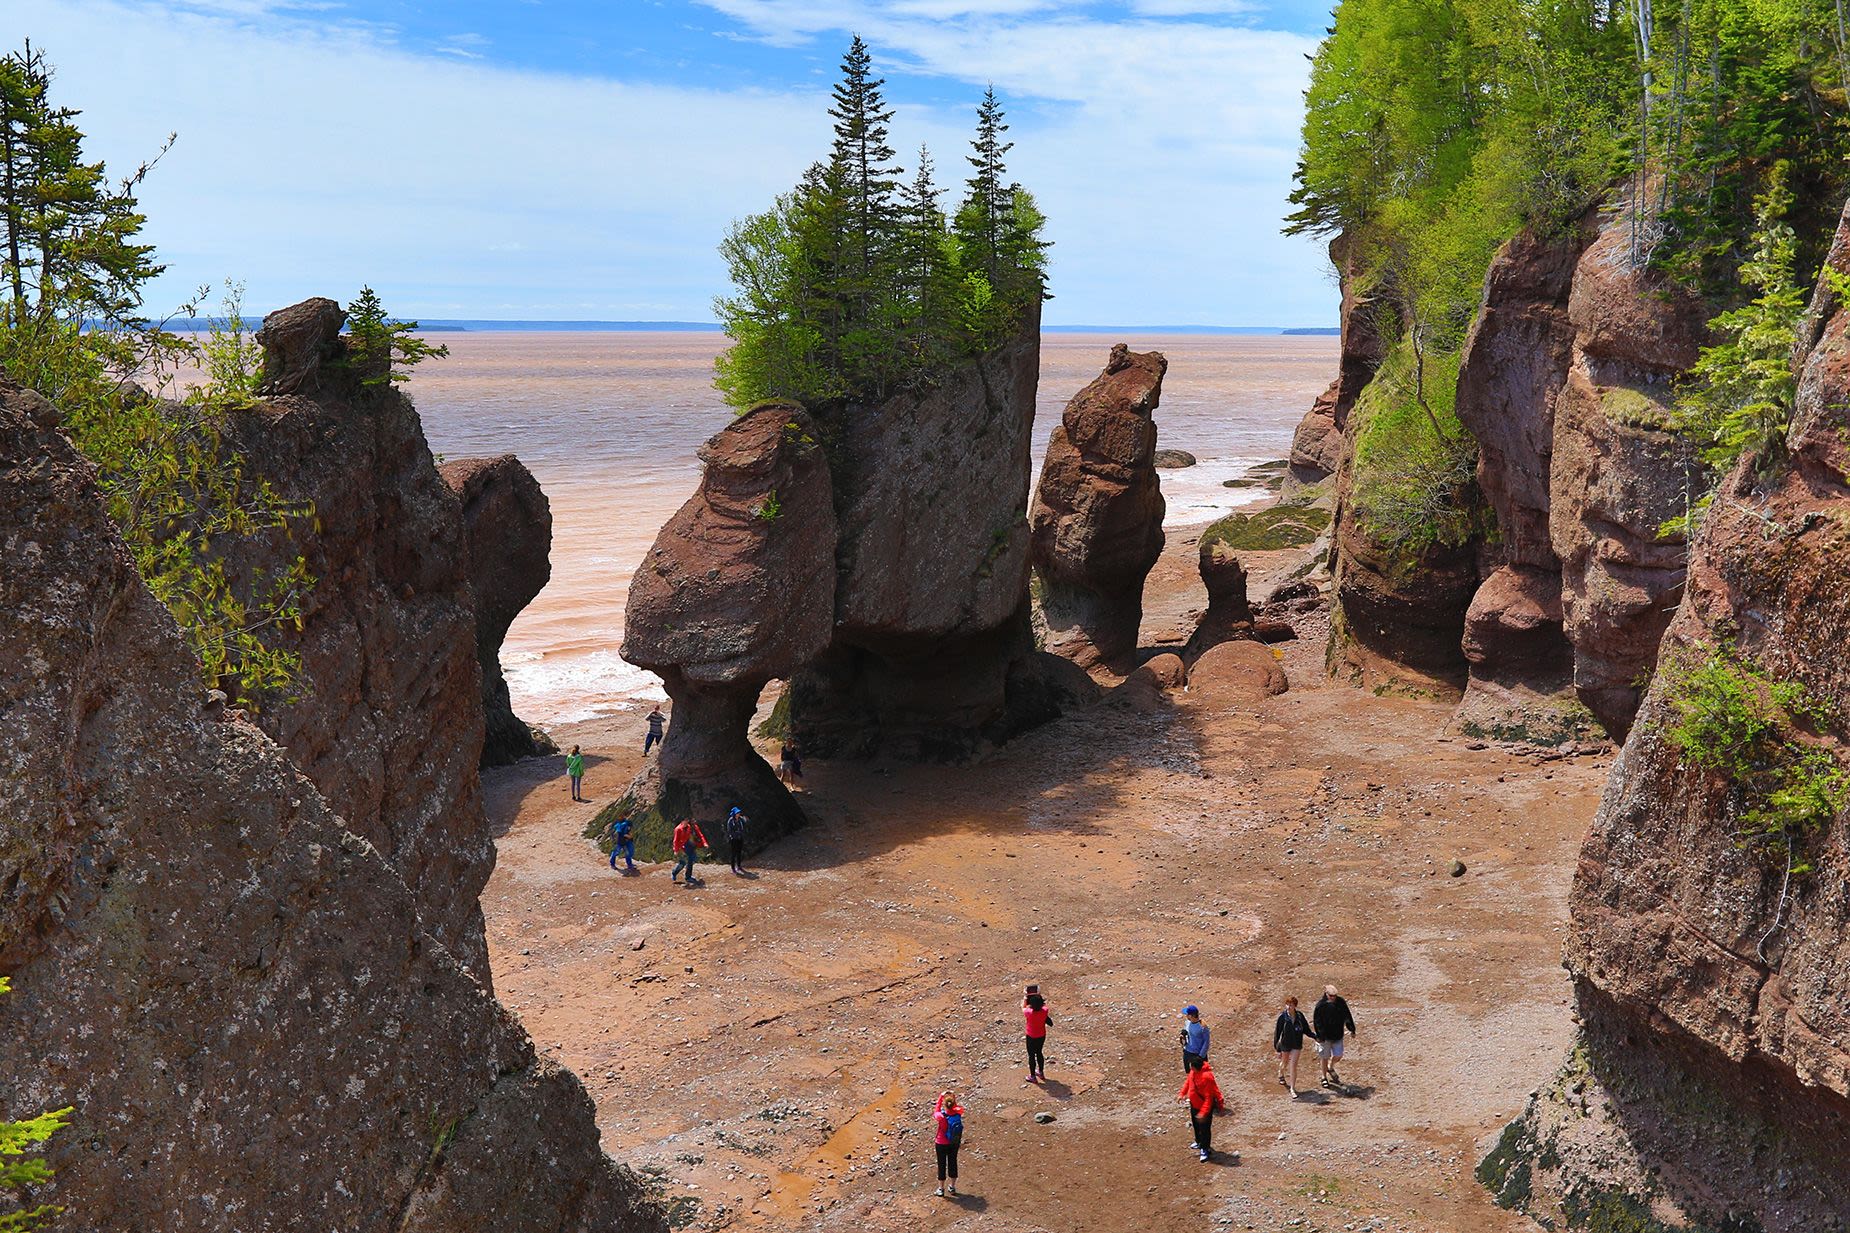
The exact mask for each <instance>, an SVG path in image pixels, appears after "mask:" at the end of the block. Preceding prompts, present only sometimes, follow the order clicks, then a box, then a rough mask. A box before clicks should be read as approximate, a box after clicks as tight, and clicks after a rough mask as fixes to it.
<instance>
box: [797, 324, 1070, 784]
mask: <svg viewBox="0 0 1850 1233" xmlns="http://www.w3.org/2000/svg"><path fill="white" fill-rule="evenodd" d="M1039 375H1040V323H1039V321H1038V319H1034V320H1030V321H1027V322H1025V323H1024V324H1023V327H1022V329H1021V331H1020V333H1019V334H1017V335H1016V336H1015V337H1014V338H1012V339H1010V340H1008V341H1006V342H1004V343H1002V344H1001V345H999V346H997V347H995V348H993V349H992V350H990V351H989V352H987V353H986V354H984V355H983V356H981V357H979V358H977V359H974V360H971V361H969V362H968V363H966V364H964V365H962V366H961V367H959V368H957V369H955V370H953V371H951V372H949V373H947V374H946V375H945V377H944V379H943V380H942V381H941V382H940V383H939V384H938V385H936V386H935V387H931V388H924V389H918V390H908V391H905V392H903V393H900V394H897V395H895V396H894V397H892V398H890V399H888V400H887V401H885V402H883V403H880V404H877V405H873V406H862V405H852V404H850V405H835V406H819V407H817V408H815V413H816V415H817V417H818V419H819V421H820V422H821V426H822V428H823V430H824V432H825V434H826V437H827V440H828V442H829V451H830V453H829V468H830V472H829V473H830V477H831V480H832V482H833V484H834V487H835V511H836V525H837V527H838V528H839V536H840V542H839V544H838V546H837V548H836V553H835V560H836V567H837V568H836V586H835V630H834V634H833V637H832V639H831V641H830V646H829V649H828V650H827V651H826V652H824V654H823V655H822V656H821V657H820V658H819V659H818V660H817V661H816V662H815V663H814V664H813V665H812V666H811V667H809V668H808V669H805V670H804V671H803V672H801V673H799V674H798V675H797V676H796V677H795V678H794V679H792V681H791V682H790V697H791V704H790V722H791V730H792V732H793V733H794V735H795V736H796V738H797V740H798V742H799V744H800V745H801V746H802V747H803V749H804V750H805V751H806V752H807V753H809V754H812V755H818V756H823V757H828V756H837V757H872V756H874V755H876V754H882V753H884V754H888V755H891V756H894V757H899V758H908V759H921V760H938V761H955V760H961V759H964V758H968V757H971V756H974V755H977V754H980V753H982V752H984V751H985V750H988V749H990V748H993V747H994V746H995V745H996V744H998V743H999V742H1001V741H1003V740H1006V739H1007V738H1008V737H1009V736H1010V735H1012V734H1014V733H1016V732H1019V731H1021V730H1023V729H1024V728H1027V727H1030V726H1032V725H1034V724H1037V723H1042V722H1045V721H1047V720H1049V719H1052V718H1054V717H1055V716H1057V715H1058V714H1059V710H1058V707H1057V705H1056V700H1057V699H1058V698H1059V697H1061V696H1064V695H1065V694H1066V693H1068V692H1069V689H1068V686H1067V685H1066V684H1063V682H1067V681H1070V680H1071V677H1070V675H1069V674H1068V673H1067V672H1066V671H1065V670H1064V669H1063V668H1062V667H1060V666H1059V665H1058V664H1057V663H1050V662H1049V661H1050V660H1055V659H1057V658H1058V657H1055V656H1048V655H1044V654H1038V653H1037V652H1036V651H1035V648H1034V636H1033V632H1032V624H1031V616H1030V604H1029V599H1028V571H1029V560H1028V541H1029V535H1028V522H1027V518H1026V514H1027V509H1028V477H1029V466H1030V461H1031V447H1032V432H1033V427H1034V391H1035V385H1036V382H1037V381H1038V379H1039Z"/></svg>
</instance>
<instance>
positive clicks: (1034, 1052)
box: [1021, 985, 1053, 1083]
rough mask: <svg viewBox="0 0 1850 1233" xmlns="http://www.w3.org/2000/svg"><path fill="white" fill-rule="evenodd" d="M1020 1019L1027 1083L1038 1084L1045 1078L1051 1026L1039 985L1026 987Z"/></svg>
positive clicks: (1049, 1015)
mask: <svg viewBox="0 0 1850 1233" xmlns="http://www.w3.org/2000/svg"><path fill="white" fill-rule="evenodd" d="M1021 1017H1022V1022H1023V1025H1024V1028H1025V1034H1026V1036H1027V1041H1028V1082H1029V1083H1039V1082H1040V1081H1041V1080H1043V1079H1045V1078H1046V1077H1047V1058H1046V1056H1045V1050H1046V1048H1047V1029H1048V1028H1050V1027H1052V1026H1053V1015H1052V1014H1050V1013H1049V1012H1048V1010H1047V999H1046V998H1043V997H1042V996H1041V987H1040V986H1039V985H1029V986H1028V996H1027V997H1025V998H1023V999H1022V1002H1021Z"/></svg>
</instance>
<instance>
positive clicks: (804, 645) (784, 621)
mask: <svg viewBox="0 0 1850 1233" xmlns="http://www.w3.org/2000/svg"><path fill="white" fill-rule="evenodd" d="M700 458H701V461H702V462H704V463H705V464H706V467H705V470H704V471H703V473H702V475H701V479H700V487H699V488H698V489H697V490H696V491H695V493H694V495H693V496H691V497H689V498H688V500H687V502H686V503H685V504H684V505H682V506H681V509H680V510H679V512H677V513H676V514H675V516H674V517H673V518H672V519H670V520H669V522H668V524H667V525H666V526H664V527H663V528H662V530H661V532H660V533H659V534H658V535H657V536H656V538H655V544H654V546H653V547H651V548H650V549H649V553H648V555H647V556H646V557H645V558H644V559H643V563H642V566H641V568H639V569H638V570H637V571H636V574H635V577H634V578H633V579H631V581H630V590H629V602H628V606H627V609H626V612H625V620H624V632H623V657H624V658H625V659H627V660H628V661H629V662H631V663H633V664H636V665H637V666H639V667H642V668H647V669H649V670H650V671H652V672H655V673H658V674H659V675H660V676H661V677H662V680H663V683H664V684H665V685H666V686H667V689H668V695H669V697H670V698H672V699H673V700H674V709H673V718H672V720H671V722H670V724H669V727H668V732H667V736H666V738H665V739H664V740H663V742H662V746H661V753H660V754H659V755H658V757H659V762H658V763H657V764H655V765H652V766H651V767H649V768H648V769H647V770H645V771H644V773H643V775H642V776H641V777H639V778H638V780H637V781H636V783H635V784H634V785H633V786H632V788H631V792H630V795H629V798H628V799H626V800H624V801H620V802H618V803H617V806H616V807H618V808H625V809H629V810H631V811H632V813H631V816H632V818H633V819H634V821H635V822H636V824H637V830H638V835H637V842H638V845H639V851H642V850H643V849H647V850H648V851H649V852H653V851H656V850H657V849H659V848H661V847H663V846H664V843H663V841H665V839H666V833H667V831H668V830H669V829H671V828H672V827H673V826H674V824H675V823H676V822H678V821H679V820H680V818H681V817H683V816H688V815H691V816H693V817H694V819H695V820H696V821H698V822H700V823H701V824H702V826H703V828H710V827H711V826H712V825H713V824H715V823H717V822H718V821H719V820H720V819H722V818H724V817H725V815H726V813H727V811H728V810H729V809H731V808H732V807H733V806H738V807H739V808H741V809H743V810H744V811H745V813H746V815H747V816H748V817H749V818H750V819H751V827H750V832H749V835H748V839H747V842H748V845H749V846H751V847H753V848H757V847H761V846H763V845H764V844H765V843H767V842H769V841H770V840H771V839H774V838H776V837H777V836H779V835H782V834H785V833H787V832H788V831H790V830H792V829H794V828H795V827H797V826H798V825H800V824H801V823H802V814H801V812H800V811H799V810H798V809H797V806H796V802H795V801H794V800H792V799H791V796H790V793H789V792H788V791H787V790H786V789H785V788H784V786H783V784H781V783H779V782H778V780H777V776H776V775H775V774H774V773H773V772H772V770H771V768H770V766H769V765H768V764H767V763H766V762H765V760H764V758H763V757H761V756H760V755H759V753H758V752H757V751H756V750H755V749H753V748H752V744H751V738H750V733H749V726H750V721H751V716H752V712H753V710H754V709H755V708H756V707H757V705H758V696H759V694H760V693H761V692H762V691H763V689H764V687H765V685H766V684H767V683H768V682H770V681H771V680H773V679H780V678H785V677H789V676H791V675H792V674H794V673H795V672H796V671H797V670H798V669H800V668H802V667H803V665H805V664H807V663H809V662H810V661H811V660H812V659H814V658H815V657H816V656H817V655H819V654H820V653H821V652H822V651H823V650H824V649H825V648H826V647H827V646H828V645H829V638H830V634H831V631H832V627H833V615H834V612H835V585H836V581H835V544H836V521H835V510H834V506H833V504H832V500H833V498H832V494H831V489H830V485H829V464H828V459H827V457H826V456H825V454H824V452H823V448H822V444H821V441H820V437H819V432H818V429H817V426H816V423H815V421H814V420H812V419H811V418H810V416H809V414H808V413H807V412H806V411H804V410H803V408H802V407H800V406H797V405H795V404H793V403H782V402H771V403H763V404H760V405H759V406H757V407H754V408H752V410H750V411H748V412H747V413H745V414H744V415H742V416H740V417H738V418H737V419H735V420H734V421H733V422H732V423H730V424H728V425H727V426H726V427H725V428H723V429H721V430H720V431H719V432H718V433H717V434H716V435H715V436H714V437H713V438H712V439H711V440H709V441H708V442H707V443H706V444H705V445H703V446H702V447H701V449H700ZM708 837H709V838H711V839H713V840H714V841H715V842H719V837H718V836H717V835H714V834H712V833H711V830H710V829H709V833H708Z"/></svg>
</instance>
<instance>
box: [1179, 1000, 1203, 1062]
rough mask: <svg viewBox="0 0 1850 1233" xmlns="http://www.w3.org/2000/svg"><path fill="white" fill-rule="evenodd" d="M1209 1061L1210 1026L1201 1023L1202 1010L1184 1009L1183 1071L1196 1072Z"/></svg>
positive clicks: (1194, 1007) (1193, 1007) (1192, 1007)
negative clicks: (1195, 1070)
mask: <svg viewBox="0 0 1850 1233" xmlns="http://www.w3.org/2000/svg"><path fill="white" fill-rule="evenodd" d="M1207 1061H1208V1025H1207V1024H1205V1023H1203V1022H1202V1021H1201V1009H1200V1008H1199V1007H1196V1006H1185V1007H1183V1008H1182V1069H1183V1070H1194V1069H1196V1068H1197V1067H1200V1066H1205V1065H1206V1064H1207Z"/></svg>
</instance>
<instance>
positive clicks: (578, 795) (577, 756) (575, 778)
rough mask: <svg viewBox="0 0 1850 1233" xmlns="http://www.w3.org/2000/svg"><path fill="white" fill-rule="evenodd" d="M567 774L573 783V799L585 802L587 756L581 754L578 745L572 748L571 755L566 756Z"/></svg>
mask: <svg viewBox="0 0 1850 1233" xmlns="http://www.w3.org/2000/svg"><path fill="white" fill-rule="evenodd" d="M553 748H555V749H557V748H558V746H556V745H555V746H553ZM565 773H566V775H567V776H568V777H569V778H570V779H571V781H572V799H573V800H575V801H582V800H584V799H585V791H584V782H585V756H584V754H582V753H580V752H579V749H578V746H576V745H574V746H572V752H571V753H568V754H566V755H565Z"/></svg>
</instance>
